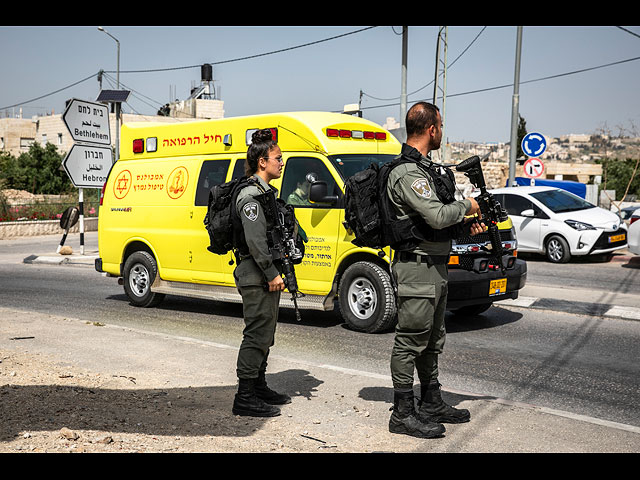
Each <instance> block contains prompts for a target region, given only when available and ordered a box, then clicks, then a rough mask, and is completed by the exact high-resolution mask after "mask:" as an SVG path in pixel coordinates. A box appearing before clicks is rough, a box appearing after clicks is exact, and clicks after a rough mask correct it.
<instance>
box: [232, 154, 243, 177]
mask: <svg viewBox="0 0 640 480" xmlns="http://www.w3.org/2000/svg"><path fill="white" fill-rule="evenodd" d="M242 176H244V158H239V159H238V160H236V166H235V167H233V175H232V176H231V180H235V179H236V178H240V177H242Z"/></svg>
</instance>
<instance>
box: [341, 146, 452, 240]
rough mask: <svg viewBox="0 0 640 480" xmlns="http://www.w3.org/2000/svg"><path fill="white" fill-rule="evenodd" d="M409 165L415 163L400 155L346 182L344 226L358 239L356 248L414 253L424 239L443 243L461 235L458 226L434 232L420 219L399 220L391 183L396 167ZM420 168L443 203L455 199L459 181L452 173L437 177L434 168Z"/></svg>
mask: <svg viewBox="0 0 640 480" xmlns="http://www.w3.org/2000/svg"><path fill="white" fill-rule="evenodd" d="M407 162H412V160H410V159H406V158H404V157H403V156H399V157H396V158H395V159H394V160H393V161H391V162H387V163H384V164H383V165H380V166H379V165H377V164H375V163H372V164H371V165H369V167H367V168H366V169H364V170H362V171H360V172H358V173H356V174H355V175H353V176H352V177H349V178H348V179H347V180H346V182H345V190H344V201H345V209H344V222H343V225H344V226H345V228H346V229H347V230H351V232H352V233H353V234H354V236H355V238H354V239H353V240H351V243H353V244H354V245H357V246H358V247H370V248H375V249H383V248H385V247H388V246H391V248H393V249H395V250H411V249H412V248H414V247H415V246H416V245H417V244H418V243H419V241H421V240H425V239H427V240H430V241H442V240H445V239H447V240H448V239H450V238H456V236H457V235H458V233H459V228H458V226H457V225H456V226H451V227H447V228H446V229H443V230H434V229H432V228H431V227H430V226H429V225H427V223H426V222H425V221H424V220H422V219H421V218H419V217H409V218H406V219H402V220H399V219H398V218H397V216H396V214H395V213H394V210H393V206H392V205H391V201H390V200H389V197H388V195H387V180H388V178H389V173H390V172H391V170H392V169H393V168H394V167H396V166H397V165H400V164H401V163H407ZM418 166H419V167H420V169H421V170H422V171H423V172H424V173H425V174H426V175H429V177H430V178H431V180H432V181H433V184H434V185H435V188H436V195H437V196H438V198H439V199H440V200H441V201H442V202H443V203H446V204H448V203H451V202H452V201H454V200H455V197H454V196H453V188H454V187H455V178H454V177H453V173H452V172H451V171H450V170H448V169H445V170H446V171H445V174H444V175H436V174H435V172H434V171H433V169H431V168H427V167H426V166H425V165H421V164H418Z"/></svg>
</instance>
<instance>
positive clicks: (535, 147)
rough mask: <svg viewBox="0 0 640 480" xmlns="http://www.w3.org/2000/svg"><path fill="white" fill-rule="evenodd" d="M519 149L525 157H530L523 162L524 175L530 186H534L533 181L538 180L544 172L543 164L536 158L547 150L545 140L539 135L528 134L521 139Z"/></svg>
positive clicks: (534, 182) (534, 133)
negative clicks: (528, 179)
mask: <svg viewBox="0 0 640 480" xmlns="http://www.w3.org/2000/svg"><path fill="white" fill-rule="evenodd" d="M520 147H521V148H522V152H523V153H524V154H525V155H526V156H527V157H530V158H529V159H528V160H527V161H526V162H524V168H523V170H524V174H525V176H526V177H527V178H530V179H531V185H535V184H536V180H535V179H536V178H540V177H541V176H542V173H543V172H544V164H543V163H542V161H541V160H540V159H539V158H538V157H539V156H540V155H542V154H543V153H544V152H545V150H546V149H547V140H546V139H545V138H544V135H542V134H541V133H537V132H533V133H528V134H526V135H525V136H524V138H523V139H522V143H521V144H520Z"/></svg>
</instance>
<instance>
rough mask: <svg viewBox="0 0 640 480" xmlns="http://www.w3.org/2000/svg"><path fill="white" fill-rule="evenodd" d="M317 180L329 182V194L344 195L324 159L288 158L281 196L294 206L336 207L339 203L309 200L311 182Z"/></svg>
mask: <svg viewBox="0 0 640 480" xmlns="http://www.w3.org/2000/svg"><path fill="white" fill-rule="evenodd" d="M317 180H320V181H324V182H327V193H328V195H338V197H341V196H342V191H341V190H340V188H339V187H338V184H337V183H336V181H335V180H334V179H333V177H332V176H331V173H330V172H329V169H328V168H327V167H326V166H325V164H324V163H323V162H322V160H320V159H319V158H311V157H291V158H289V159H288V160H287V164H286V166H285V169H284V178H283V179H282V187H281V189H280V198H282V199H283V200H284V201H285V202H287V203H288V204H290V205H293V206H294V207H307V208H314V207H315V208H336V207H337V205H331V206H329V205H323V204H317V203H316V204H312V203H311V202H309V199H308V195H309V186H310V182H312V181H317Z"/></svg>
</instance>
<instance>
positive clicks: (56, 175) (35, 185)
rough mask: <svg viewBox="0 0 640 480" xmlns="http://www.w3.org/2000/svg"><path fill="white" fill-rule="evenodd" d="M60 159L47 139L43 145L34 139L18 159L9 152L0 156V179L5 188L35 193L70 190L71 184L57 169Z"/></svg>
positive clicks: (61, 171) (56, 150) (67, 191)
mask: <svg viewBox="0 0 640 480" xmlns="http://www.w3.org/2000/svg"><path fill="white" fill-rule="evenodd" d="M62 159H63V158H62V155H61V154H60V153H58V149H57V147H56V146H55V145H53V144H51V143H48V142H47V144H46V145H45V146H44V147H43V146H42V145H40V144H39V143H37V142H35V143H33V144H32V145H31V147H29V151H28V152H25V153H22V154H20V155H19V156H18V158H15V157H14V156H13V155H10V154H2V155H0V179H3V180H4V181H5V182H4V183H5V188H15V189H17V190H26V191H28V192H31V193H35V194H38V193H44V194H61V193H70V192H72V191H73V184H72V183H71V181H70V180H69V177H68V175H67V174H66V172H65V171H64V170H62V169H61V168H60V167H61V165H62Z"/></svg>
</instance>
